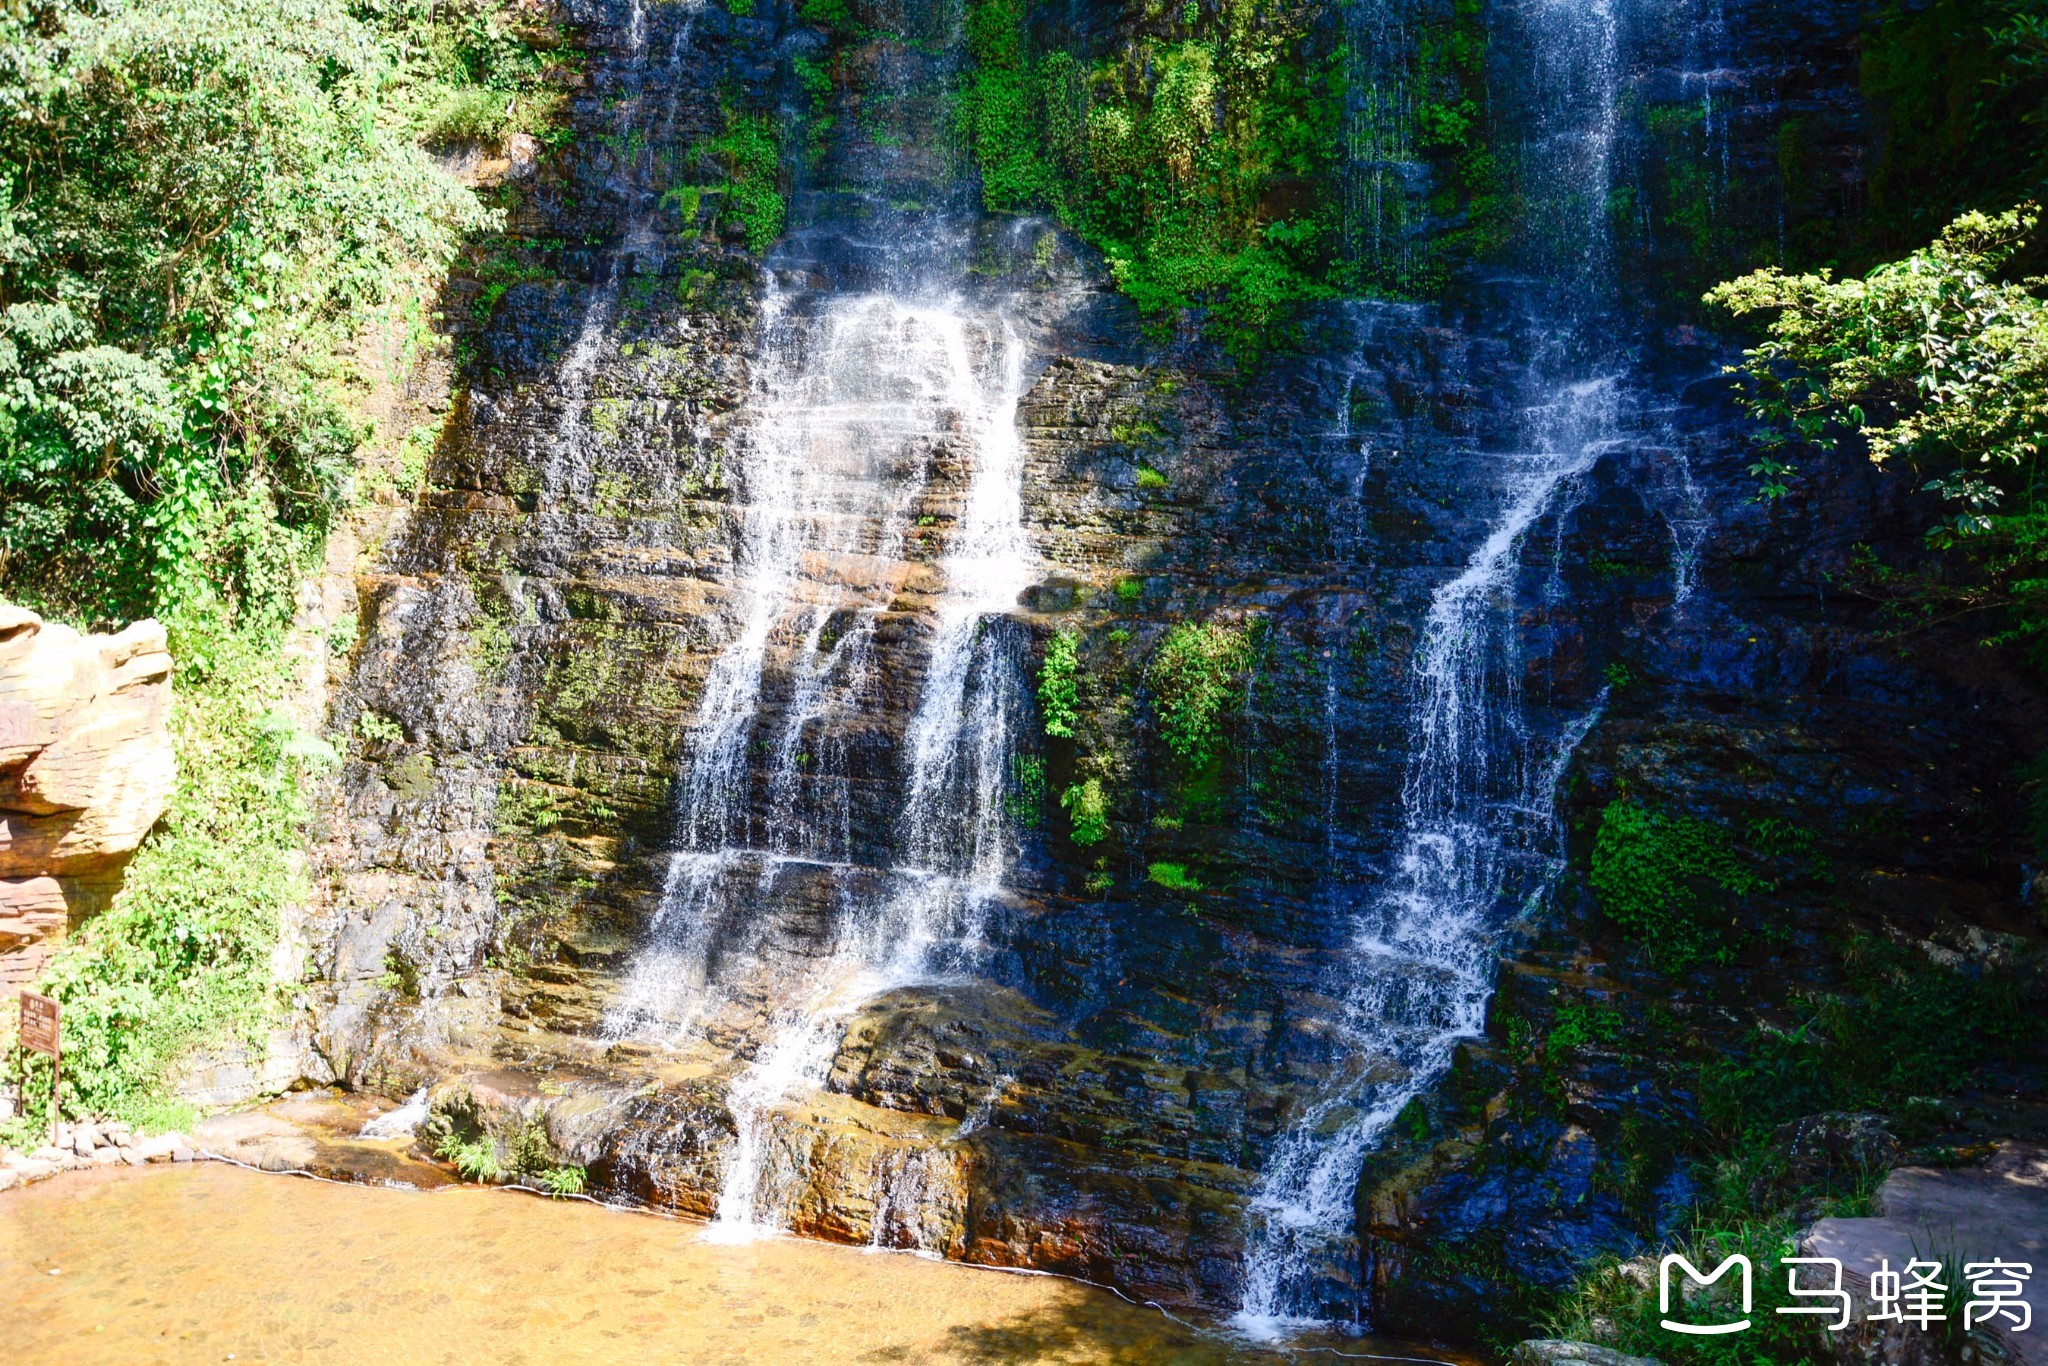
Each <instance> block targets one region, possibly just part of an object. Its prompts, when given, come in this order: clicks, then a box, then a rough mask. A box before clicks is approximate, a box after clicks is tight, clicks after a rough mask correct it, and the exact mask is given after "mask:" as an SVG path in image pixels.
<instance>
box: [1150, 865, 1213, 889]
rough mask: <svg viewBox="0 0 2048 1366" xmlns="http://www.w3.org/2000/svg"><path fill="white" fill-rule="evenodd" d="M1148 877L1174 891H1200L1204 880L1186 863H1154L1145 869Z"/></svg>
mask: <svg viewBox="0 0 2048 1366" xmlns="http://www.w3.org/2000/svg"><path fill="white" fill-rule="evenodd" d="M1145 876H1146V879H1147V880H1148V881H1150V882H1153V883H1155V884H1156V885H1158V886H1161V887H1164V888H1166V889H1167V890H1168V891H1174V892H1199V891H1201V890H1203V888H1202V880H1201V879H1200V878H1198V877H1196V876H1195V875H1194V874H1192V873H1190V872H1189V871H1188V866H1187V865H1186V864H1185V863H1165V862H1161V863H1154V864H1152V865H1151V866H1150V867H1148V868H1146V870H1145Z"/></svg>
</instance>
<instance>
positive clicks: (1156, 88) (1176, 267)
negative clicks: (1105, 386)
mask: <svg viewBox="0 0 2048 1366" xmlns="http://www.w3.org/2000/svg"><path fill="white" fill-rule="evenodd" d="M1026 19H1027V4H1026V0H976V2H975V3H973V4H971V5H970V6H969V10H968V25H967V36H968V50H969V53H970V55H971V56H972V57H973V60H974V66H973V69H972V71H971V72H970V74H969V76H968V78H967V83H966V87H965V89H963V90H962V91H961V92H960V95H959V97H958V101H957V105H956V107H957V109H958V111H959V118H960V125H961V131H962V133H963V135H964V139H965V141H966V143H967V145H968V147H969V148H970V149H971V151H972V153H973V155H974V157H975V161H976V164H977V165H978V166H979V168H980V171H981V183H982V201H983V203H984V204H985V205H986V206H987V207H988V208H989V209H991V210H993V211H996V212H1004V213H1009V212H1019V211H1024V210H1029V209H1046V210H1050V211H1051V212H1053V213H1055V214H1057V215H1058V216H1059V217H1060V219H1061V221H1063V222H1064V223H1065V224H1067V226H1068V227H1070V228H1072V229H1074V230H1075V231H1077V232H1079V233H1080V234H1081V235H1082V236H1083V237H1085V238H1087V239H1088V240H1089V241H1091V242H1093V243H1094V244H1095V245H1096V246H1098V247H1100V248H1101V249H1102V251H1103V253H1104V255H1105V256H1106V257H1108V259H1109V262H1110V267H1111V270H1112V272H1113V275H1114V278H1115V280H1116V282H1117V285H1118V287H1119V288H1120V289H1121V290H1123V292H1124V293H1126V294H1127V295H1129V296H1130V298H1131V299H1132V300H1134V301H1135V302H1136V303H1137V304H1138V306H1139V308H1140V309H1141V311H1143V312H1144V313H1145V314H1146V315H1147V316H1148V317H1149V318H1150V319H1151V320H1152V321H1153V322H1154V323H1155V324H1157V325H1159V326H1160V327H1167V326H1170V325H1171V324H1172V323H1173V322H1174V321H1175V320H1176V318H1177V317H1179V316H1180V315H1181V314H1183V313H1185V312H1187V311H1188V310H1191V309H1195V308H1202V309H1205V310H1206V311H1207V315H1208V326H1209V328H1210V329H1211V331H1212V332H1213V333H1214V334H1215V335H1216V336H1217V337H1218V338H1219V339H1220V340H1222V341H1223V342H1224V344H1225V345H1226V346H1227V347H1229V349H1230V350H1231V351H1232V353H1233V354H1234V355H1236V356H1237V357H1238V358H1239V359H1240V360H1243V361H1247V362H1249V361H1253V360H1256V358H1257V357H1258V356H1259V355H1261V354H1262V353H1263V352H1264V351H1266V350H1267V349H1269V348H1271V347H1273V346H1275V345H1280V344H1285V343H1286V342H1287V341H1288V340H1289V339H1290V338H1291V336H1292V332H1293V328H1294V323H1295V317H1296V314H1297V312H1298V310H1299V307H1300V305H1301V304H1302V303H1303V302H1305V301H1307V300H1311V299H1315V298H1320V297H1323V296H1324V295H1326V294H1327V293H1328V292H1329V290H1328V288H1327V285H1326V280H1325V277H1326V276H1327V275H1328V274H1329V272H1330V270H1331V267H1332V257H1333V246H1334V242H1333V240H1332V239H1333V233H1332V231H1331V228H1330V223H1329V218H1328V212H1329V211H1328V208H1327V206H1326V205H1325V204H1324V202H1323V200H1324V198H1325V195H1326V192H1327V190H1328V188H1329V187H1330V186H1331V185H1333V184H1334V167H1335V164H1336V159H1337V145H1338V141H1337V128H1338V123H1339V117H1340V116H1339V110H1340V105H1341V101H1342V95H1341V90H1340V83H1339V81H1338V80H1337V78H1336V76H1335V68H1334V66H1333V64H1332V63H1331V62H1330V61H1329V60H1328V58H1327V57H1325V56H1321V55H1317V54H1316V51H1315V48H1314V44H1313V41H1312V39H1311V30H1310V25H1309V23H1308V19H1309V11H1307V10H1305V9H1303V8H1300V7H1298V6H1293V5H1289V4H1286V3H1282V2H1281V0H1233V2H1232V3H1228V4H1225V5H1222V6H1219V7H1218V9H1217V11H1216V12H1215V13H1214V14H1213V15H1204V14H1202V13H1200V12H1199V11H1197V13H1196V17H1195V21H1194V27H1196V28H1197V29H1198V30H1199V32H1198V33H1197V35H1196V36H1192V37H1186V38H1177V39H1172V40H1169V39H1166V38H1163V37H1145V38H1140V39H1138V40H1136V41H1134V42H1132V43H1131V44H1130V45H1129V46H1127V47H1126V48H1125V49H1124V50H1123V51H1122V53H1121V54H1120V56H1119V57H1118V58H1116V59H1112V60H1110V61H1108V62H1105V63H1104V64H1103V65H1101V66H1099V67H1097V68H1095V69H1094V70H1083V69H1082V67H1081V65H1080V63H1079V62H1077V61H1076V60H1075V58H1074V57H1073V56H1072V55H1071V54H1070V53H1067V52H1061V51H1053V52H1047V53H1044V54H1041V55H1038V56H1036V57H1034V56H1033V54H1032V53H1031V52H1029V51H1028V50H1027V43H1026V41H1025V31H1026ZM1282 204H1286V205H1290V206H1294V205H1299V206H1300V207H1299V209H1296V208H1293V207H1290V208H1288V209H1286V210H1284V211H1283V210H1281V209H1279V208H1277V207H1276V206H1278V205H1282Z"/></svg>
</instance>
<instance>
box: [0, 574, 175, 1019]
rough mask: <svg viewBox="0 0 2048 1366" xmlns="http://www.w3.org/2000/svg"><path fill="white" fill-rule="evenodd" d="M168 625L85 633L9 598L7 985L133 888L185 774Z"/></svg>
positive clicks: (0, 624) (3, 691) (5, 618)
mask: <svg viewBox="0 0 2048 1366" xmlns="http://www.w3.org/2000/svg"><path fill="white" fill-rule="evenodd" d="M170 706H171V657H170V655H169V654H168V653H166V651H165V648H164V630H163V627H161V626H159V625H157V624H156V623H155V622H154V621H138V622H136V623H135V624H134V625H132V626H129V627H128V628H127V629H125V630H123V631H121V632H120V633H118V634H116V635H110V636H109V635H81V634H79V633H78V632H77V631H74V630H72V629H71V628H70V627H68V626H62V625H57V624H54V623H50V622H45V621H44V620H43V619H42V618H41V617H39V616H37V615H36V614H35V613H34V612H30V611H28V610H26V609H24V608H21V607H16V606H14V605H13V604H11V603H0V990H4V991H7V992H8V993H9V994H10V995H11V994H12V991H13V990H15V989H18V988H19V987H20V986H21V985H22V984H24V983H25V982H27V981H29V980H30V979H31V978H33V977H34V976H35V975H36V973H37V972H38V971H40V970H41V968H42V965H43V964H44V962H46V961H47V960H48V959H49V956H50V954H51V953H53V952H55V950H56V948H57V946H58V945H59V944H61V943H62V942H63V941H64V937H65V935H66V934H68V933H69V932H70V930H71V929H72V928H74V927H76V926H77V925H78V924H79V923H80V922H81V921H83V920H85V919H86V918H88V917H90V916H92V915H94V914H97V913H98V912H100V911H103V910H105V909H106V908H107V906H108V905H109V904H110V903H111V902H112V901H113V898H114V894H115V893H116V892H117V891H118V890H119V889H120V886H121V875H122V872H123V870H124V869H126V867H127V866H128V860H129V858H130V857H131V856H133V854H134V853H135V849H136V846H137V845H139V844H141V843H142V838H143V836H144V835H146V834H148V833H149V828H150V827H151V826H152V825H154V824H156V820H157V817H159V816H161V815H162V814H163V810H164V804H165V803H166V802H167V801H169V800H170V795H171V787H172V784H173V782H174V780H175V779H176V776H177V759H176V756H175V755H174V754H173V752H172V749H171V737H170V732H169V730H168V729H167V728H166V721H167V718H168V715H169V710H170Z"/></svg>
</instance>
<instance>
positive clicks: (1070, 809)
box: [1060, 778, 1109, 849]
mask: <svg viewBox="0 0 2048 1366" xmlns="http://www.w3.org/2000/svg"><path fill="white" fill-rule="evenodd" d="M1060 805H1061V806H1062V807H1064V808H1065V809H1066V812H1067V818H1068V820H1069V821H1070V822H1071V826H1072V828H1071V830H1070V831H1069V835H1070V837H1071V838H1072V839H1073V841H1074V843H1076V844H1078V845H1080V846H1081V847H1082V848H1084V849H1086V848H1088V847H1089V846H1091V845H1096V844H1100V843H1102V841H1103V840H1104V839H1106V838H1108V836H1109V797H1108V795H1107V794H1106V793H1104V792H1103V790H1102V780H1101V779H1099V778H1089V779H1087V780H1086V781H1084V782H1078V783H1075V784H1073V785H1072V786H1071V787H1069V788H1068V789H1067V790H1066V791H1065V792H1062V793H1061V794H1060Z"/></svg>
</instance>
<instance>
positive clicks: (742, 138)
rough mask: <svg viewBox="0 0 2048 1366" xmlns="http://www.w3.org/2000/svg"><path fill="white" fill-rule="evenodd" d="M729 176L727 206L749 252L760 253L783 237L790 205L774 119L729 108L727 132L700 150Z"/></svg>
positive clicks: (724, 207)
mask: <svg viewBox="0 0 2048 1366" xmlns="http://www.w3.org/2000/svg"><path fill="white" fill-rule="evenodd" d="M698 150H699V151H700V152H702V153H704V154H706V155H709V156H711V157H712V158H713V159H715V160H716V161H717V162H718V164H719V166H720V168H721V169H723V170H724V172H725V204H724V206H723V208H722V210H721V212H723V213H728V214H731V215H732V217H733V218H734V220H735V221H737V222H738V223H739V224H740V226H741V227H743V228H744V229H745V230H746V234H747V247H748V249H749V250H750V251H753V252H756V253H760V252H765V251H767V250H768V248H769V247H771V246H773V245H774V243H775V239H776V238H778V237H780V236H782V225H783V223H784V221H785V220H786V219H787V218H788V216H789V201H788V200H787V199H785V198H784V197H783V193H782V183H781V182H782V147H781V143H780V142H779V141H778V140H777V138H776V135H775V116H774V115H773V114H770V113H767V112H765V111H764V112H760V113H748V112H745V111H741V110H737V109H734V108H731V107H729V106H728V107H727V108H726V111H725V131H724V132H723V133H721V134H719V135H718V136H717V137H715V138H713V139H712V140H711V141H710V142H708V143H706V144H705V145H704V146H703V147H701V148H699V149H698Z"/></svg>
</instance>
